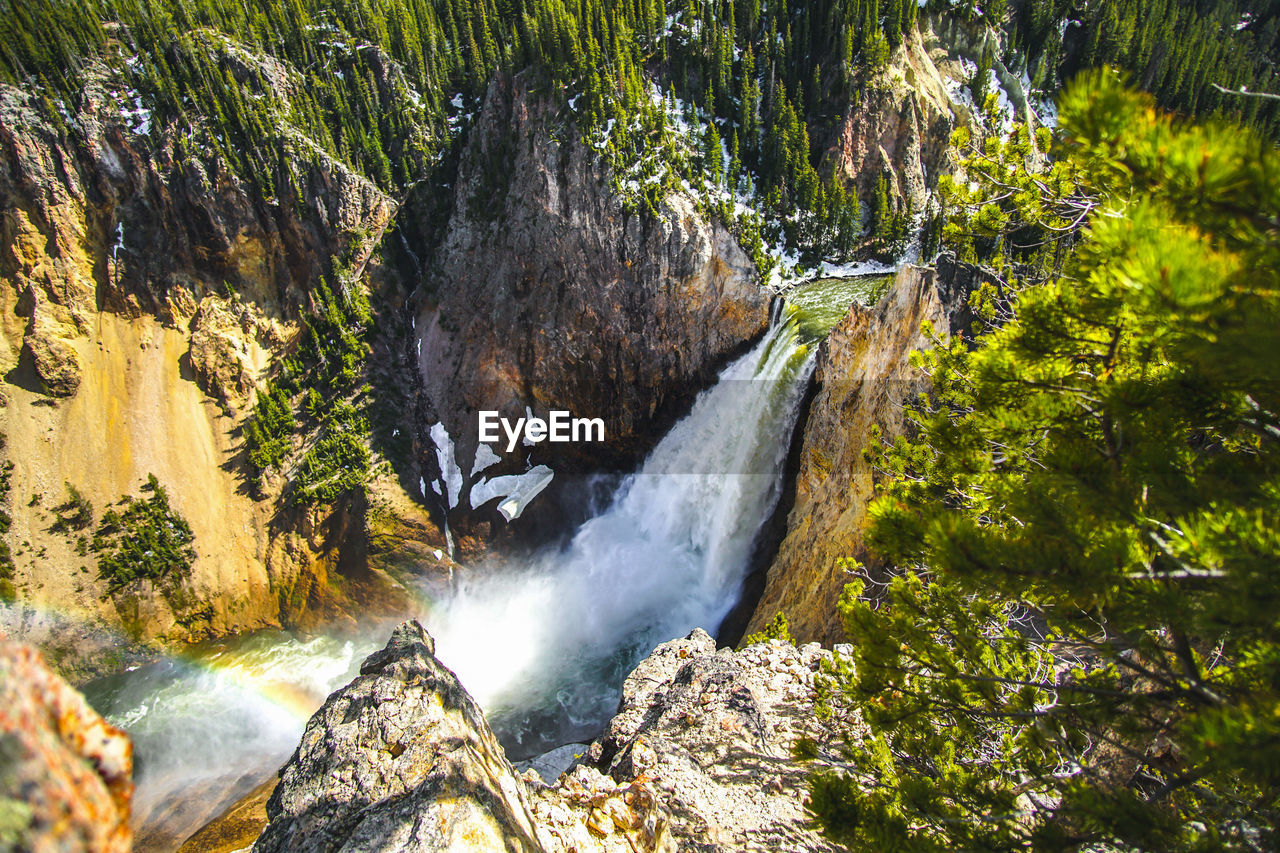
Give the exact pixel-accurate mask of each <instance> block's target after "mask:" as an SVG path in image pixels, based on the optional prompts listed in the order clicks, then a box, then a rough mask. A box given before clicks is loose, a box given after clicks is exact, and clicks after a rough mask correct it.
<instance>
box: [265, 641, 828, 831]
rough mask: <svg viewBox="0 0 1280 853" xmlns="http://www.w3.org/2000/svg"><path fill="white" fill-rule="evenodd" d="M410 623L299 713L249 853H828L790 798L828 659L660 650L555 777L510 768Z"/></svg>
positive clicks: (796, 793)
mask: <svg viewBox="0 0 1280 853" xmlns="http://www.w3.org/2000/svg"><path fill="white" fill-rule="evenodd" d="M433 649H434V643H433V642H432V640H431V638H430V636H428V635H427V633H426V632H425V631H424V630H423V629H422V627H421V626H420V625H418V624H417V623H414V622H409V623H405V624H403V625H401V626H400V627H399V628H397V629H396V631H395V633H394V634H393V635H392V638H391V641H390V642H389V643H388V644H387V646H386V648H384V649H383V650H382V651H380V652H377V653H375V654H373V655H371V656H370V657H369V658H368V659H367V660H366V661H365V662H364V664H363V665H362V667H361V676H360V677H359V678H357V679H356V680H355V681H353V682H352V683H351V684H349V685H348V686H347V687H345V688H343V689H342V690H340V691H338V692H337V693H335V694H334V695H333V696H331V697H330V698H329V700H328V701H327V702H326V703H325V705H324V707H323V708H321V710H320V711H319V712H317V713H316V715H315V716H314V717H312V719H311V721H310V722H309V723H308V725H307V729H306V733H305V734H304V735H303V737H302V742H301V744H300V745H299V747H298V751H297V752H296V753H295V755H294V756H293V758H292V759H290V761H289V763H288V764H287V765H286V766H285V768H284V769H283V770H282V771H281V775H280V783H279V786H278V787H277V789H276V792H275V793H274V794H273V795H272V797H271V800H270V802H269V803H268V806H267V813H268V817H269V820H270V822H269V823H268V824H267V827H266V830H265V831H264V832H263V834H262V836H261V837H260V838H259V840H258V842H257V844H256V845H255V847H254V850H255V853H275V851H287V850H308V851H311V850H317V851H318V850H339V849H341V850H370V849H374V850H387V849H395V850H399V851H426V850H520V851H524V850H537V851H548V852H549V853H550V852H551V851H554V852H555V853H568V851H577V853H589V851H601V852H602V853H604V851H608V853H613V851H620V852H621V851H630V853H634V851H672V853H674V851H676V850H682V851H683V850H693V851H707V853H711V851H725V853H727V851H740V850H778V849H788V850H795V849H805V850H827V849H832V848H831V847H830V845H829V844H828V843H827V842H826V841H825V840H824V839H823V838H822V837H821V836H820V835H818V834H817V832H816V831H815V829H814V827H813V826H812V824H811V822H810V820H809V819H808V818H807V816H806V814H805V811H804V806H803V799H802V793H803V787H804V783H805V779H806V773H807V770H808V766H807V765H806V764H804V763H801V762H797V761H796V760H795V759H794V758H793V750H794V748H795V746H796V744H797V743H798V742H799V741H800V739H801V738H808V739H812V740H814V741H815V742H816V741H818V740H822V739H824V738H826V737H828V733H826V732H825V731H824V730H823V729H822V725H821V723H820V722H819V721H818V720H817V718H816V717H815V715H814V713H813V703H814V687H813V684H814V677H815V674H816V673H817V671H818V670H819V668H820V666H821V664H822V662H823V661H824V660H826V659H827V658H828V657H829V656H830V653H829V652H826V651H823V650H822V649H820V648H819V647H818V646H817V645H809V646H806V647H804V648H801V649H797V648H795V647H794V646H791V645H788V644H784V643H780V642H776V641H774V642H770V643H765V644H759V645H756V646H752V647H750V648H747V649H745V650H742V651H739V652H734V651H732V650H720V651H717V650H716V647H715V642H714V641H713V640H712V639H711V637H709V636H708V635H707V634H706V633H705V632H703V631H700V630H699V631H694V632H693V633H692V634H690V635H689V636H688V637H687V638H685V639H681V640H673V641H671V642H669V643H664V644H663V645H661V646H659V647H658V648H657V649H656V650H655V651H654V652H653V653H652V654H651V655H650V656H649V657H648V658H647V659H646V660H645V661H644V662H642V663H641V664H640V666H638V667H637V668H636V670H635V671H634V672H633V673H632V674H631V676H630V677H629V678H628V679H627V682H626V684H625V686H624V687H623V695H622V701H621V704H620V707H619V712H618V715H617V716H616V717H615V718H614V719H613V721H612V722H611V723H610V724H609V726H608V728H607V729H606V731H605V733H604V735H603V736H602V737H601V738H600V739H599V740H597V741H596V742H595V743H594V744H592V745H591V746H590V748H589V749H586V750H584V754H583V755H582V757H581V758H580V760H579V763H577V764H576V765H575V766H573V767H571V768H570V770H569V771H568V772H566V773H565V774H564V775H562V776H561V777H560V778H559V779H558V780H557V781H556V782H555V784H553V785H547V784H543V783H542V782H541V781H539V780H538V777H537V774H535V773H533V772H532V771H528V772H527V773H526V774H524V775H523V776H518V775H517V774H516V772H515V770H514V769H513V768H512V766H511V765H510V764H509V763H508V762H507V760H506V758H505V756H504V755H503V752H502V749H501V747H500V746H498V744H497V742H496V741H495V740H494V737H493V734H492V732H491V731H490V730H489V727H488V724H487V723H486V722H485V720H484V716H483V714H481V713H480V711H479V709H478V708H477V707H476V705H475V703H474V702H473V701H472V700H471V697H470V696H469V695H467V693H466V691H465V690H464V689H463V688H462V686H461V685H460V684H459V683H458V680H457V678H456V677H455V676H454V675H453V673H452V672H450V671H449V670H448V669H447V668H445V667H444V665H443V664H441V663H440V661H439V660H437V659H436V658H435V656H434V652H433Z"/></svg>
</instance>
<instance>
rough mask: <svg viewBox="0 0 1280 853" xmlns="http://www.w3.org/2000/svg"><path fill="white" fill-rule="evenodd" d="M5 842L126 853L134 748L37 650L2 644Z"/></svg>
mask: <svg viewBox="0 0 1280 853" xmlns="http://www.w3.org/2000/svg"><path fill="white" fill-rule="evenodd" d="M0 756H2V758H0V843H5V842H7V843H10V844H12V845H13V847H12V848H10V849H16V850H29V851H33V853H54V851H72V850H93V851H98V853H111V851H127V850H129V849H130V847H131V844H132V841H133V834H132V832H131V830H130V828H129V813H130V802H131V800H132V799H133V743H132V741H130V740H129V736H128V735H127V734H125V733H124V732H122V731H121V730H120V729H117V728H116V727H114V726H112V725H110V724H109V723H107V722H106V720H104V719H102V717H101V716H99V715H98V713H97V712H96V711H94V710H93V708H91V707H89V703H88V702H86V701H85V699H84V697H83V696H81V695H80V693H78V692H77V691H76V690H75V689H74V688H73V687H71V685H69V684H67V682H65V681H63V680H62V678H61V677H59V676H58V675H56V674H54V673H53V672H52V671H51V670H50V669H49V668H48V667H46V666H45V664H44V662H43V661H42V660H41V658H40V655H39V654H38V653H36V652H35V651H34V650H33V649H31V648H29V647H27V646H23V645H20V644H17V643H12V642H8V641H5V640H3V639H0Z"/></svg>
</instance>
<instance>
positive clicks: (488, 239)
mask: <svg viewBox="0 0 1280 853" xmlns="http://www.w3.org/2000/svg"><path fill="white" fill-rule="evenodd" d="M531 85H532V84H531V83H530V81H529V80H528V79H526V78H525V77H523V76H521V77H517V78H515V79H514V80H513V79H510V78H505V77H499V78H498V79H497V80H495V82H494V83H493V84H492V85H491V86H490V87H489V91H488V94H487V96H486V98H485V101H484V106H483V109H482V111H481V113H480V115H479V117H478V118H477V120H476V124H475V127H474V129H473V130H472V132H471V137H470V140H469V142H468V144H467V147H466V150H465V151H464V152H463V155H462V162H461V166H460V168H459V173H458V178H457V182H456V191H455V192H456V200H455V203H454V207H453V214H452V216H451V218H450V220H449V222H448V227H447V234H446V236H445V237H444V240H443V244H442V246H441V248H440V251H439V253H438V255H437V259H436V261H435V262H434V264H433V265H432V269H431V271H430V273H429V275H428V278H427V282H426V289H427V291H428V296H427V301H426V302H425V304H424V305H423V309H422V312H421V313H420V315H419V317H418V321H417V322H418V325H417V329H418V335H419V339H420V350H419V358H420V367H421V371H422V377H423V382H424V383H425V388H426V392H427V397H428V399H429V401H430V405H431V408H432V411H433V413H434V415H435V416H436V417H438V418H439V420H440V421H441V422H442V423H443V424H444V427H445V428H446V429H447V431H448V434H449V436H451V437H452V440H453V442H454V444H455V448H456V459H457V462H458V464H459V465H460V466H461V473H462V475H463V476H464V479H465V480H466V483H465V485H464V487H463V488H462V490H461V497H460V499H459V501H458V503H460V504H461V505H462V507H463V509H464V510H465V509H466V506H467V490H468V488H469V486H470V484H471V481H472V478H471V477H470V476H469V473H470V471H471V466H472V461H473V458H474V453H475V446H476V437H477V418H476V412H477V411H478V410H481V409H489V410H496V411H500V412H502V413H503V414H505V415H507V416H510V417H513V418H514V417H518V416H523V415H524V414H525V412H526V408H528V409H530V410H532V411H533V412H534V413H535V414H538V415H541V416H544V417H545V416H546V414H547V412H548V411H549V410H551V409H563V410H568V411H570V412H572V413H573V414H574V415H577V416H581V417H589V418H596V417H599V418H603V419H604V421H605V435H606V438H607V442H606V444H605V445H603V446H601V445H581V444H580V445H549V444H542V445H540V446H538V447H537V448H535V450H534V452H533V456H534V460H535V461H536V462H545V463H547V464H549V465H550V466H551V467H552V468H553V469H555V470H557V472H559V471H566V472H573V471H579V472H581V471H594V470H599V469H600V468H601V467H606V466H609V465H620V466H630V465H631V464H633V463H634V462H635V460H636V459H637V458H638V455H639V454H640V453H642V452H643V451H644V450H646V449H647V448H648V447H649V446H651V445H652V444H653V443H654V442H655V441H656V440H657V438H658V436H659V434H660V427H661V426H664V425H665V424H666V423H668V422H669V421H670V419H671V418H672V417H673V416H674V415H675V414H676V413H677V412H678V411H679V410H680V408H681V406H683V405H684V404H686V403H687V401H689V400H690V399H691V397H692V395H693V394H694V393H696V391H697V390H698V389H699V388H700V387H702V386H704V385H705V384H706V382H707V381H708V380H709V379H710V378H711V377H712V375H713V374H714V370H715V368H716V367H717V366H719V365H720V364H721V363H722V362H723V361H724V360H725V359H726V357H727V356H728V355H730V354H731V353H733V352H734V351H735V350H738V349H740V348H741V347H742V346H743V345H744V343H745V342H747V341H748V340H750V339H751V338H752V337H754V336H755V335H757V334H758V333H759V332H761V331H762V330H763V329H764V327H765V324H766V322H767V317H768V299H767V296H766V295H765V294H764V293H763V291H762V290H761V289H760V287H759V282H758V276H757V274H756V272H755V269H754V267H753V265H752V264H751V262H750V260H749V259H748V258H747V256H746V255H745V254H744V253H743V251H742V249H741V248H740V247H739V246H738V244H737V243H736V242H735V241H734V239H733V238H732V236H731V235H730V234H729V233H728V232H727V231H726V230H725V229H724V228H723V227H722V226H721V225H720V224H719V223H718V222H715V221H713V220H711V219H709V218H708V216H707V215H706V214H705V213H704V212H703V211H701V210H699V209H698V208H697V207H696V206H695V204H694V202H693V200H692V199H690V198H688V197H686V196H684V195H682V194H680V192H678V191H677V192H674V193H672V194H671V195H670V196H669V197H668V198H667V200H666V201H665V203H664V204H663V205H662V206H661V208H660V209H659V211H658V215H657V216H652V215H649V214H647V213H644V212H635V211H632V210H629V209H628V208H627V206H626V204H625V201H624V199H623V198H622V197H621V196H620V195H619V194H617V193H614V192H612V191H611V190H610V189H609V186H610V183H611V181H610V174H611V173H610V171H609V166H608V164H607V162H606V161H605V159H604V157H603V156H602V155H601V154H600V153H599V152H598V151H597V150H595V149H594V148H592V147H591V146H589V145H587V144H585V143H583V142H582V141H580V139H579V138H578V136H579V132H578V131H577V129H576V128H575V127H574V125H573V124H572V123H571V120H570V119H569V118H566V116H565V115H564V114H563V113H561V112H558V111H557V108H556V107H555V106H554V101H553V99H551V98H549V97H547V96H546V95H545V94H535V93H534V92H533V91H531ZM495 449H496V450H498V451H502V450H503V449H504V448H501V447H497V448H495ZM500 455H501V454H500ZM529 455H530V454H529V451H528V450H527V449H526V448H524V447H517V449H516V454H514V456H515V457H516V458H515V459H514V460H511V461H509V462H508V464H507V467H506V468H501V467H499V468H495V469H494V471H495V472H498V471H501V472H504V473H506V472H508V471H517V472H518V471H522V470H524V468H525V467H526V464H527V463H526V459H527V457H528V456H529Z"/></svg>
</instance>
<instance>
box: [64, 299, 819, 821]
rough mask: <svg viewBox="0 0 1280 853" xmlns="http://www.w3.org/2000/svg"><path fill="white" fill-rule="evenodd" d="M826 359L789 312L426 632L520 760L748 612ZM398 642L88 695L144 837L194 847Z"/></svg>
mask: <svg viewBox="0 0 1280 853" xmlns="http://www.w3.org/2000/svg"><path fill="white" fill-rule="evenodd" d="M815 349H816V347H815V346H814V341H813V338H812V337H811V336H809V335H808V333H807V332H806V331H804V328H803V324H801V323H799V322H798V313H797V311H796V309H794V308H790V307H786V308H783V307H781V306H779V310H778V311H776V312H775V320H774V322H773V323H772V325H771V327H770V329H769V331H768V333H767V334H766V335H765V336H764V338H763V340H761V341H760V342H759V343H758V344H757V345H756V346H755V347H754V348H752V349H751V351H750V352H748V353H747V354H746V355H744V356H742V357H741V358H739V359H737V360H736V361H734V362H733V363H732V364H730V365H729V366H728V367H726V368H725V369H724V370H723V371H722V372H721V373H720V376H719V378H718V381H717V382H716V383H715V385H714V386H712V387H711V388H709V389H707V390H706V391H704V392H703V393H702V394H701V395H699V397H698V398H697V400H696V401H695V402H694V405H693V407H692V409H691V410H690V412H689V414H688V415H687V416H686V417H685V418H684V419H683V420H681V421H680V422H679V423H677V424H676V425H675V427H673V428H672V430H671V431H670V433H668V434H667V436H666V437H664V438H663V439H662V441H661V442H659V443H658V445H657V447H655V448H654V450H653V452H652V453H651V454H650V455H649V457H648V459H647V460H646V461H645V462H644V464H643V465H642V467H641V468H640V470H639V471H637V472H636V473H634V474H632V475H630V476H629V477H627V478H626V479H625V480H624V481H623V482H622V483H621V484H620V485H619V486H618V488H617V489H616V490H615V492H614V494H613V496H612V499H611V500H610V501H609V502H608V504H607V505H606V506H605V508H604V509H603V510H602V511H601V512H600V513H599V514H597V515H596V516H595V517H594V518H592V519H591V520H589V521H587V522H586V523H584V524H583V525H582V526H581V527H580V528H579V529H578V530H577V531H576V533H575V535H574V536H573V538H572V539H571V541H570V543H569V544H568V545H567V546H566V547H564V548H563V549H559V550H556V551H554V552H549V553H544V554H541V555H539V556H537V557H534V558H532V559H531V560H530V561H529V563H528V564H526V565H521V566H517V567H514V568H513V569H512V570H511V571H509V572H506V573H504V574H502V575H500V576H499V575H489V576H488V577H486V578H480V579H477V578H476V577H475V573H474V572H469V573H467V575H466V576H465V577H464V579H463V580H462V581H461V583H460V585H459V587H458V589H457V592H456V594H455V595H454V597H453V598H452V599H451V600H450V601H447V602H445V603H444V604H443V606H441V607H439V608H438V609H437V610H436V611H435V612H434V613H433V614H432V616H431V617H430V618H429V619H428V624H429V627H430V629H431V631H432V633H433V634H434V635H435V636H436V638H437V648H438V652H439V654H440V657H441V659H442V660H444V661H445V663H446V664H448V665H449V666H451V667H452V668H453V669H454V670H455V671H456V672H457V673H458V675H459V676H460V677H461V679H462V683H463V685H464V686H465V687H466V688H467V689H468V690H469V691H470V692H471V693H472V694H473V695H474V696H475V697H476V698H477V699H478V700H479V701H480V703H481V704H482V706H483V707H484V708H485V709H486V711H487V712H489V717H490V721H491V722H492V723H493V724H494V728H495V729H496V730H497V731H498V732H499V734H500V736H501V737H502V739H503V741H504V743H505V744H506V745H507V747H508V749H509V751H510V753H511V757H512V758H516V759H518V758H520V757H523V756H527V755H531V754H535V753H538V752H543V751H545V750H546V749H549V748H550V747H553V746H557V745H559V744H561V743H566V742H569V741H572V740H578V739H582V738H586V737H590V736H592V735H594V734H595V733H596V732H597V731H598V730H599V728H600V727H601V726H602V725H603V724H604V722H605V721H607V720H608V718H609V717H610V716H611V715H612V714H613V712H614V710H615V709H616V707H617V701H618V697H619V693H620V688H621V685H622V681H623V679H625V678H626V676H627V674H628V673H629V672H630V671H631V670H632V669H633V668H634V667H635V665H636V663H638V662H639V661H640V659H642V658H643V657H644V656H645V655H647V654H648V653H649V652H650V651H651V650H652V649H653V647H654V646H656V645H657V644H658V643H661V642H665V641H666V640H669V639H672V638H673V637H677V636H681V635H684V634H687V633H688V632H689V631H690V630H692V629H693V628H695V627H702V628H706V629H708V630H712V631H714V630H715V629H716V627H717V626H718V625H719V623H720V622H721V620H723V618H724V617H725V615H726V614H727V613H728V612H729V610H730V609H731V608H732V607H733V605H734V604H735V603H736V599H737V597H738V594H739V591H740V589H741V584H742V580H743V576H744V574H745V572H746V571H747V568H748V562H749V560H750V557H751V553H752V548H753V546H754V543H755V539H756V536H757V533H758V531H759V530H760V529H761V527H762V526H763V525H764V523H765V522H766V521H767V519H768V518H769V517H770V514H771V513H772V511H773V509H774V507H775V506H776V504H777V501H778V498H779V495H780V492H781V489H782V472H783V466H784V463H785V457H786V453H787V449H788V446H789V444H790V437H791V432H792V429H793V428H794V426H795V421H796V417H797V414H798V411H799V408H800V402H801V398H802V396H803V394H804V389H805V386H806V383H807V381H808V378H809V374H810V373H811V371H812V368H813V350H815ZM368 627H372V626H368ZM385 637H386V632H385V626H382V628H380V629H379V630H377V631H376V632H373V633H367V634H366V635H365V636H362V637H360V638H354V639H348V640H337V639H333V638H327V637H318V638H315V639H313V640H308V641H302V640H299V639H297V638H294V637H290V636H288V635H285V634H276V635H269V634H260V635H255V636H251V637H247V638H243V639H241V640H236V641H232V642H231V643H229V644H228V645H226V646H223V647H220V648H218V649H210V650H207V651H205V652H203V653H200V654H196V655H192V656H190V657H187V658H184V659H166V660H163V661H161V662H159V663H157V664H154V665H151V666H146V667H141V668H138V669H135V670H133V671H130V672H123V673H118V674H116V675H113V676H108V677H106V678H103V679H100V680H98V681H96V682H94V683H92V684H90V685H88V686H87V687H86V689H85V692H86V694H87V695H88V696H89V699H90V701H91V702H92V704H93V705H94V706H95V707H96V708H98V709H99V711H101V712H102V713H103V714H104V715H105V716H107V717H108V719H110V720H111V721H112V722H113V723H115V724H117V725H120V726H121V727H123V728H125V729H126V730H128V731H129V733H130V734H131V735H132V736H133V738H134V742H135V747H136V753H135V755H136V758H137V774H136V778H137V782H138V792H137V797H136V801H135V819H136V823H138V824H141V825H143V826H144V827H145V829H144V830H143V836H145V837H147V838H151V839H153V840H155V839H160V840H161V841H162V843H160V846H165V844H167V843H168V842H169V841H173V840H175V839H177V840H181V839H182V838H184V837H185V835H186V834H189V833H190V832H192V831H194V829H195V828H197V827H198V826H199V825H200V824H201V823H203V821H204V820H206V819H207V818H209V817H211V816H213V815H214V814H217V813H218V810H219V809H221V808H225V807H226V806H228V805H230V804H231V803H232V802H234V801H235V799H236V798H237V797H238V796H239V795H241V794H243V793H245V792H246V791H247V790H248V789H250V788H252V787H253V786H254V785H256V784H257V783H258V782H259V781H261V780H262V779H264V778H267V777H269V775H270V773H271V772H273V771H274V770H275V768H276V767H278V766H279V764H280V762H282V761H283V760H284V759H285V758H286V757H287V756H288V755H289V752H290V751H291V750H292V749H293V748H294V747H295V746H296V745H297V741H298V737H299V736H300V734H301V732H302V728H303V724H304V722H305V720H306V718H307V716H308V715H309V714H311V713H312V712H313V711H314V710H315V709H316V708H317V707H319V705H320V702H321V701H322V699H323V697H324V696H325V695H326V694H327V693H328V692H329V691H330V690H333V689H334V688H336V687H338V686H339V685H341V684H343V683H345V682H346V681H348V680H350V679H351V678H352V677H354V675H355V673H356V668H357V667H358V664H359V661H360V659H361V658H362V657H363V656H364V655H366V654H368V653H369V652H371V651H373V650H374V649H376V648H378V647H380V646H381V645H382V642H383V641H384V640H385ZM140 837H141V836H140ZM165 839H167V841H165Z"/></svg>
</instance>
